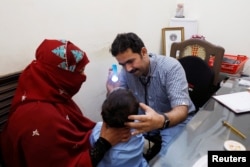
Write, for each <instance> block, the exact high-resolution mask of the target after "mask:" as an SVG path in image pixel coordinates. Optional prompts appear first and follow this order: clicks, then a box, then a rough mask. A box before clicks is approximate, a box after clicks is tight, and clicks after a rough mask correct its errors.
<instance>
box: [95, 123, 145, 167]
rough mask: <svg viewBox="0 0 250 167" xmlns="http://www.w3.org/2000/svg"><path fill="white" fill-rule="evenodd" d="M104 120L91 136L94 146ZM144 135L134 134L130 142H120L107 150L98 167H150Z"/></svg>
mask: <svg viewBox="0 0 250 167" xmlns="http://www.w3.org/2000/svg"><path fill="white" fill-rule="evenodd" d="M101 127H102V122H98V123H97V124H96V126H95V127H94V129H93V132H92V134H91V136H90V143H91V145H92V146H93V145H94V143H95V142H96V141H97V139H98V138H99V136H100V131H101ZM143 146H144V137H143V136H142V135H136V136H132V137H131V139H130V140H129V141H128V142H123V143H119V144H117V145H115V146H113V147H112V148H111V149H110V150H109V151H107V152H106V154H105V156H104V157H103V159H102V161H101V162H99V164H98V166H97V167H149V166H148V163H147V161H146V160H145V159H144V158H143Z"/></svg>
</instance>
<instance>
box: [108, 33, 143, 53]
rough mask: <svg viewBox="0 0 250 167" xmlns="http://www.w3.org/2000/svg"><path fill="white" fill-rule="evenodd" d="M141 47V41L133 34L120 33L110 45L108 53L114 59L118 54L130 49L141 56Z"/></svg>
mask: <svg viewBox="0 0 250 167" xmlns="http://www.w3.org/2000/svg"><path fill="white" fill-rule="evenodd" d="M143 47H144V43H143V41H142V40H141V38H140V37H138V36H137V35H136V34H135V33H132V32H130V33H122V34H118V35H117V36H116V38H115V40H114V41H113V43H112V45H111V49H110V52H111V54H112V55H113V56H114V57H115V56H117V55H118V54H119V53H123V52H125V51H126V50H127V49H128V48H130V49H131V50H132V51H133V53H138V54H141V49H142V48H143Z"/></svg>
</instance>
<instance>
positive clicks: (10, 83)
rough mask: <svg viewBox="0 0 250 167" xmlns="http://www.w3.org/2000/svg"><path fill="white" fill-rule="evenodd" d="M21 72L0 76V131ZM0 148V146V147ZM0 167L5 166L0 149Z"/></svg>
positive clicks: (6, 117) (6, 118) (5, 119)
mask: <svg viewBox="0 0 250 167" xmlns="http://www.w3.org/2000/svg"><path fill="white" fill-rule="evenodd" d="M20 74H21V72H20V71H19V72H15V73H12V74H8V75H4V76H0V133H1V132H2V130H3V127H4V125H5V123H6V121H7V120H8V115H9V111H10V107H11V102H12V99H13V97H14V94H15V90H16V88H17V83H18V79H19V76H20ZM0 149H1V148H0ZM0 167H5V165H4V163H3V160H2V155H1V151H0Z"/></svg>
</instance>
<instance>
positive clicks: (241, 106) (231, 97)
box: [213, 91, 250, 113]
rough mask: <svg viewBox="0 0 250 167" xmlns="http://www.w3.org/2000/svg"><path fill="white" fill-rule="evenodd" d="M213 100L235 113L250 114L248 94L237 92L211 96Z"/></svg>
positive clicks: (249, 93)
mask: <svg viewBox="0 0 250 167" xmlns="http://www.w3.org/2000/svg"><path fill="white" fill-rule="evenodd" d="M213 98H214V99H216V100H217V101H219V102H220V103H222V104H223V105H225V106H226V107H228V108H229V109H231V110H232V111H234V112H235V113H243V112H250V92H249V91H244V92H237V93H231V94H225V95H217V96H213Z"/></svg>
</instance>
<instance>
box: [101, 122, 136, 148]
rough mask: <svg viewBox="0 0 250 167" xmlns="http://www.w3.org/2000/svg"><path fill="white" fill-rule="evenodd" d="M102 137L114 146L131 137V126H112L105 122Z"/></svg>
mask: <svg viewBox="0 0 250 167" xmlns="http://www.w3.org/2000/svg"><path fill="white" fill-rule="evenodd" d="M100 137H103V138H104V139H106V140H107V141H108V142H109V143H110V144H111V145H112V146H114V145H116V144H118V143H120V142H126V141H128V140H129V139H130V137H131V133H130V128H111V127H108V126H107V124H106V123H105V122H103V125H102V129H101V134H100Z"/></svg>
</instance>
